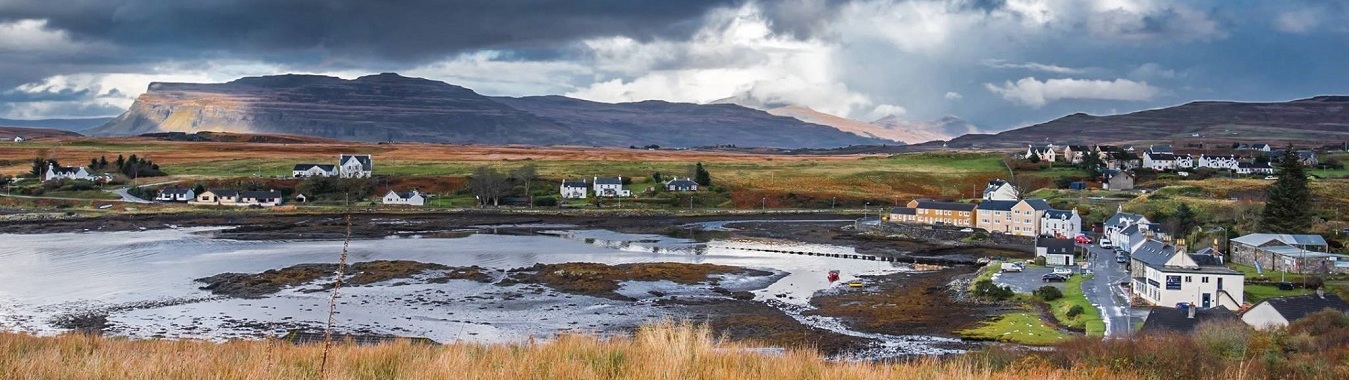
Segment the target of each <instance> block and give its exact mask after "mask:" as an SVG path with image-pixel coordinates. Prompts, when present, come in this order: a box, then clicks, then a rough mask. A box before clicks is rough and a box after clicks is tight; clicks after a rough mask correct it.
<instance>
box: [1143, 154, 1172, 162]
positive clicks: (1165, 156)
mask: <svg viewBox="0 0 1349 380" xmlns="http://www.w3.org/2000/svg"><path fill="white" fill-rule="evenodd" d="M1148 157H1151V158H1152V159H1153V160H1159V161H1174V160H1175V159H1176V155H1174V154H1171V153H1148Z"/></svg>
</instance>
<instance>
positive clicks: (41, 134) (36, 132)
mask: <svg viewBox="0 0 1349 380" xmlns="http://www.w3.org/2000/svg"><path fill="white" fill-rule="evenodd" d="M79 136H80V134H79V133H75V132H71V131H66V130H60V129H51V128H26V127H4V126H0V143H6V142H12V141H14V137H23V138H24V139H25V140H35V139H44V138H48V137H79Z"/></svg>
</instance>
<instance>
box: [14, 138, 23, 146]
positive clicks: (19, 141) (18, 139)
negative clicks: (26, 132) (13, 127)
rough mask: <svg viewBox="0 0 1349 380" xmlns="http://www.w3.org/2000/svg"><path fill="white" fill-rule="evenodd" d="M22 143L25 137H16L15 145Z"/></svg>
mask: <svg viewBox="0 0 1349 380" xmlns="http://www.w3.org/2000/svg"><path fill="white" fill-rule="evenodd" d="M21 142H23V136H14V143H16V144H17V143H21Z"/></svg>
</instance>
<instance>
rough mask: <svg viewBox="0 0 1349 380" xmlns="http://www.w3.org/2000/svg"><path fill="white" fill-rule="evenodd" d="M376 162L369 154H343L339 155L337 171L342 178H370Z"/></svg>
mask: <svg viewBox="0 0 1349 380" xmlns="http://www.w3.org/2000/svg"><path fill="white" fill-rule="evenodd" d="M374 170H375V164H374V161H372V160H371V159H370V155H368V154H343V155H338V157H337V173H338V176H340V177H342V178H370V175H371V174H373V173H374Z"/></svg>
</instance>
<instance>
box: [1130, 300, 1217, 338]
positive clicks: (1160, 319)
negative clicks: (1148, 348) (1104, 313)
mask: <svg viewBox="0 0 1349 380" xmlns="http://www.w3.org/2000/svg"><path fill="white" fill-rule="evenodd" d="M1191 310H1193V311H1194V317H1193V318H1191V317H1190V311H1191ZM1208 321H1240V318H1238V317H1237V314H1236V313H1233V312H1232V311H1231V310H1227V308H1226V307H1222V306H1218V307H1213V308H1208V309H1200V308H1198V307H1188V308H1185V309H1178V308H1172V307H1154V308H1152V312H1150V313H1148V319H1146V320H1144V321H1143V327H1141V328H1139V329H1138V332H1139V333H1140V334H1148V333H1181V334H1188V333H1190V332H1193V331H1194V328H1195V327H1198V326H1199V324H1200V323H1204V322H1208Z"/></svg>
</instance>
